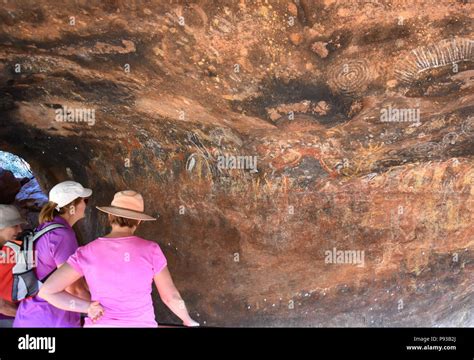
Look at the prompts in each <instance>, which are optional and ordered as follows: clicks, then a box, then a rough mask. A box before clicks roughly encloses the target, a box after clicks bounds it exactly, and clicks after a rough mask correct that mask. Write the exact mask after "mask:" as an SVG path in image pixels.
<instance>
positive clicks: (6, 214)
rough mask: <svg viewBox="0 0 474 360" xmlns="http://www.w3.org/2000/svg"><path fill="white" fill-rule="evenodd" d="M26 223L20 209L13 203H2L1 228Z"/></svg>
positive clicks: (0, 212)
mask: <svg viewBox="0 0 474 360" xmlns="http://www.w3.org/2000/svg"><path fill="white" fill-rule="evenodd" d="M20 224H26V221H25V220H24V219H23V218H22V217H21V215H20V213H19V211H18V209H17V208H16V207H15V206H13V205H3V204H2V205H0V229H4V228H7V227H10V226H15V225H20Z"/></svg>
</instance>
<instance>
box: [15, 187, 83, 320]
mask: <svg viewBox="0 0 474 360" xmlns="http://www.w3.org/2000/svg"><path fill="white" fill-rule="evenodd" d="M91 194H92V190H90V189H85V188H84V187H82V185H81V184H79V183H77V182H74V181H64V182H62V183H59V184H57V185H56V186H54V187H53V188H52V189H51V191H50V193H49V202H48V203H47V204H46V205H45V206H44V207H43V208H42V210H41V213H40V216H39V223H40V226H39V227H38V230H41V229H43V228H44V227H46V226H48V225H50V224H53V223H54V224H61V225H63V227H61V228H56V229H54V230H51V231H49V232H47V233H46V234H45V235H43V236H42V237H41V238H39V239H38V240H37V241H36V242H35V251H36V262H37V267H36V275H37V277H38V279H39V280H41V281H45V279H46V278H47V277H48V276H49V275H50V274H52V273H53V272H54V271H55V270H56V269H57V268H59V267H61V266H62V265H63V264H64V263H65V262H66V260H67V259H68V258H69V256H71V255H72V254H74V252H75V251H76V250H77V248H78V243H77V239H76V234H75V233H74V230H73V229H72V226H73V225H74V224H75V223H76V222H77V221H78V220H80V219H82V218H83V217H84V211H85V209H86V204H87V200H88V199H87V198H88V197H89V196H90V195H91ZM67 291H68V292H69V293H71V294H73V295H75V296H77V297H80V298H83V299H86V300H88V299H90V294H89V292H88V290H87V286H86V284H85V282H84V281H83V280H81V281H78V282H76V283H74V284H72V285H71V286H70V287H68V289H67ZM80 326H81V317H80V314H78V313H77V312H71V311H65V310H61V309H58V308H56V307H54V306H52V305H50V304H49V303H48V302H47V301H45V300H43V299H42V298H41V297H39V296H38V295H37V296H34V297H32V298H28V299H25V300H23V301H21V302H20V305H19V307H18V310H17V313H16V317H15V321H14V323H13V327H80Z"/></svg>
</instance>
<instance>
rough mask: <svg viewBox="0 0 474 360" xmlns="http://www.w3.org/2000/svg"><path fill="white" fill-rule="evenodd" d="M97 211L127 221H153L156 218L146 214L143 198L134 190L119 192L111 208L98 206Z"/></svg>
mask: <svg viewBox="0 0 474 360" xmlns="http://www.w3.org/2000/svg"><path fill="white" fill-rule="evenodd" d="M97 209H99V210H100V211H103V212H105V213H107V214H111V215H115V216H120V217H123V218H126V219H133V220H143V221H152V220H156V218H154V217H152V216H150V215H147V214H145V213H144V210H145V204H144V202H143V197H142V196H141V195H140V194H139V193H137V192H136V191H133V190H124V191H119V192H118V193H116V194H115V195H114V199H113V200H112V203H111V204H110V206H97Z"/></svg>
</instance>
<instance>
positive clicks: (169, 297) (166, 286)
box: [153, 266, 199, 326]
mask: <svg viewBox="0 0 474 360" xmlns="http://www.w3.org/2000/svg"><path fill="white" fill-rule="evenodd" d="M153 280H154V281H155V285H156V288H157V289H158V293H159V294H160V298H161V300H162V301H163V303H164V304H165V305H166V306H167V307H168V308H169V309H170V310H171V311H172V312H173V313H175V315H176V316H177V317H179V318H180V319H181V320H182V321H183V324H184V325H186V326H199V323H197V322H196V321H194V320H193V319H191V317H190V316H189V313H188V310H187V309H186V305H185V304H184V301H183V299H182V298H181V295H180V294H179V291H178V289H176V286H175V285H174V283H173V279H172V278H171V274H170V272H169V270H168V267H167V266H165V267H164V269H163V270H161V271H160V272H159V273H158V274H156V275H155V276H154V278H153Z"/></svg>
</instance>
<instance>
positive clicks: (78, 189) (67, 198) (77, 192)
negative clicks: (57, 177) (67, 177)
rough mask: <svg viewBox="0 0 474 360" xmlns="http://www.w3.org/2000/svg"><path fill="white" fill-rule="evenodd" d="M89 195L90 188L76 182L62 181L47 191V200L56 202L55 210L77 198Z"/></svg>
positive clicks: (90, 192)
mask: <svg viewBox="0 0 474 360" xmlns="http://www.w3.org/2000/svg"><path fill="white" fill-rule="evenodd" d="M91 195H92V190H91V189H86V188H84V187H83V186H82V185H81V184H79V183H78V182H75V181H63V182H61V183H59V184H57V185H55V186H54V187H53V188H52V189H51V191H50V192H49V201H52V202H55V203H56V204H58V206H56V210H59V209H60V208H62V207H63V206H66V205H67V204H69V203H70V202H72V201H74V200H76V199H77V198H80V197H81V198H87V197H89V196H91Z"/></svg>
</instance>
